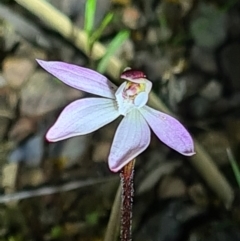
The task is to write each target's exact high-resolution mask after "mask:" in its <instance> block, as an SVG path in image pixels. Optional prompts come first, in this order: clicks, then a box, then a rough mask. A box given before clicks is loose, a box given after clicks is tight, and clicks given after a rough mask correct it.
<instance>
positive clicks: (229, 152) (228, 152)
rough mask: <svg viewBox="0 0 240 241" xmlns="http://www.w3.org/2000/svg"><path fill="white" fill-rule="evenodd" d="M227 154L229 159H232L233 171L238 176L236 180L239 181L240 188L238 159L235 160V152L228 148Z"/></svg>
mask: <svg viewBox="0 0 240 241" xmlns="http://www.w3.org/2000/svg"><path fill="white" fill-rule="evenodd" d="M227 155H228V159H229V161H230V164H231V166H232V169H233V173H234V175H235V178H236V181H237V183H238V186H239V188H240V170H239V166H238V164H237V161H236V160H235V158H234V156H233V154H232V151H231V150H230V149H229V148H227Z"/></svg>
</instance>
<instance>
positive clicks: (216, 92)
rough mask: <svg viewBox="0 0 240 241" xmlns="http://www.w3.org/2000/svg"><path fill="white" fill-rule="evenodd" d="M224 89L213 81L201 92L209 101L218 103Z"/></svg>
mask: <svg viewBox="0 0 240 241" xmlns="http://www.w3.org/2000/svg"><path fill="white" fill-rule="evenodd" d="M222 89H223V88H222V85H221V84H220V83H219V82H218V81H217V80H214V79H213V80H210V82H209V83H207V85H206V86H205V87H204V88H203V89H202V90H201V92H200V95H201V96H202V97H203V98H205V99H207V100H209V101H216V100H218V99H219V98H220V97H221V95H222Z"/></svg>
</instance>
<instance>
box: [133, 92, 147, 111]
mask: <svg viewBox="0 0 240 241" xmlns="http://www.w3.org/2000/svg"><path fill="white" fill-rule="evenodd" d="M147 101H148V93H147V92H140V93H139V94H137V96H136V97H135V99H134V105H135V106H137V107H138V108H140V107H143V106H144V105H146V103H147Z"/></svg>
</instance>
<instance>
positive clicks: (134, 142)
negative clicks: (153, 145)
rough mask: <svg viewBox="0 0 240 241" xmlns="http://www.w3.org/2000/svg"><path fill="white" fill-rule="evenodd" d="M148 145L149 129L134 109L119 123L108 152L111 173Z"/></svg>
mask: <svg viewBox="0 0 240 241" xmlns="http://www.w3.org/2000/svg"><path fill="white" fill-rule="evenodd" d="M149 143H150V129H149V126H148V124H147V122H146V121H145V119H144V118H143V117H142V115H141V113H140V112H139V111H138V110H137V109H135V110H132V111H131V112H129V113H128V114H127V115H126V116H125V117H124V118H123V120H122V122H121V123H120V125H119V127H118V129H117V131H116V134H115V136H114V140H113V144H112V147H111V150H110V154H109V158H108V165H109V168H110V169H111V170H112V171H113V172H117V171H119V170H120V169H121V168H122V167H123V166H125V165H126V164H127V163H128V162H130V161H131V160H132V159H134V158H135V157H136V156H138V155H139V154H140V153H142V152H143V151H144V150H145V149H146V148H147V147H148V145H149Z"/></svg>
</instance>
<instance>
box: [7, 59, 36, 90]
mask: <svg viewBox="0 0 240 241" xmlns="http://www.w3.org/2000/svg"><path fill="white" fill-rule="evenodd" d="M35 66H36V62H33V61H31V60H29V59H27V58H17V57H8V58H6V59H5V60H4V62H3V76H4V78H5V79H6V80H7V82H8V84H9V85H10V87H12V88H14V89H20V88H21V86H22V85H23V84H24V83H25V82H26V81H27V80H28V79H29V78H30V76H31V75H32V74H33V71H34V69H35Z"/></svg>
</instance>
